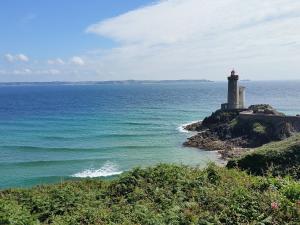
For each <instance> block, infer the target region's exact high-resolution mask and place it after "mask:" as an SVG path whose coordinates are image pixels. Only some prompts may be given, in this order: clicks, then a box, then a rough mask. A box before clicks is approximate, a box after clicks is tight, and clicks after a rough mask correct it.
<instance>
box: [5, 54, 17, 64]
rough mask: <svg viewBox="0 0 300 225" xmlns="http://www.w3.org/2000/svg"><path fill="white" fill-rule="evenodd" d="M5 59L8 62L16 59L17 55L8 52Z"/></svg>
mask: <svg viewBox="0 0 300 225" xmlns="http://www.w3.org/2000/svg"><path fill="white" fill-rule="evenodd" d="M4 59H5V60H6V61H8V62H13V61H14V60H15V57H14V56H13V55H11V54H9V53H8V54H5V55H4Z"/></svg>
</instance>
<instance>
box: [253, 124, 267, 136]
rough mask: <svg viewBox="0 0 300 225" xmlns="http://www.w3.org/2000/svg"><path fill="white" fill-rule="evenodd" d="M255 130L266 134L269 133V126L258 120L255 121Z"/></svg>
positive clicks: (257, 132)
mask: <svg viewBox="0 0 300 225" xmlns="http://www.w3.org/2000/svg"><path fill="white" fill-rule="evenodd" d="M253 132H254V133H256V134H261V135H264V134H266V133H267V127H266V126H264V125H262V124H261V123H258V122H256V123H253Z"/></svg>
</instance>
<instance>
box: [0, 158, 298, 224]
mask: <svg viewBox="0 0 300 225" xmlns="http://www.w3.org/2000/svg"><path fill="white" fill-rule="evenodd" d="M299 223H300V184H299V183H298V182H296V181H293V180H291V179H284V178H272V177H255V176H251V175H248V174H247V173H245V172H241V171H238V170H235V169H226V168H219V167H217V166H215V165H209V166H208V167H207V168H206V169H198V168H190V167H186V166H176V165H164V164H163V165H158V166H156V167H153V168H146V169H140V168H137V169H134V170H132V171H130V172H128V173H126V174H124V175H121V176H120V177H118V178H117V179H115V180H112V181H102V180H99V179H93V180H89V179H87V180H82V181H69V182H65V183H61V184H57V185H49V186H38V187H35V188H32V189H29V190H19V189H12V190H5V191H2V192H0V224H1V225H4V224H5V225H10V224H15V225H18V224H26V225H31V224H58V225H65V224H70V225H71V224H72V225H75V224H143V225H145V224H153V225H158V224H182V225H184V224H299Z"/></svg>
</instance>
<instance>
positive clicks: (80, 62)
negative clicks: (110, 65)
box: [70, 56, 85, 66]
mask: <svg viewBox="0 0 300 225" xmlns="http://www.w3.org/2000/svg"><path fill="white" fill-rule="evenodd" d="M70 62H71V63H72V64H75V65H79V66H83V65H84V64H85V62H84V60H83V59H82V58H81V57H79V56H73V57H72V58H71V59H70Z"/></svg>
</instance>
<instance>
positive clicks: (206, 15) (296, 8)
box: [0, 0, 300, 80]
mask: <svg viewBox="0 0 300 225" xmlns="http://www.w3.org/2000/svg"><path fill="white" fill-rule="evenodd" d="M299 27H300V1H298V0H251V1H241V0H214V1H210V0H161V1H155V2H153V3H152V4H151V5H148V6H145V7H142V8H138V9H136V10H132V11H129V12H127V13H125V14H121V15H119V16H117V17H113V18H109V19H106V20H102V21H98V22H97V21H95V23H94V24H90V25H87V27H86V29H85V32H86V35H98V36H101V37H102V38H99V43H101V40H102V41H103V37H104V38H107V39H110V40H113V41H114V43H115V44H114V45H113V47H110V48H105V49H90V51H88V52H81V53H78V55H79V56H72V55H70V56H67V57H65V58H60V56H59V53H58V54H57V57H54V58H52V59H49V60H45V59H44V60H42V61H41V60H39V59H29V57H28V56H26V55H25V54H11V53H7V54H5V55H4V59H5V64H4V65H5V66H6V68H4V67H3V68H1V70H0V74H15V75H26V76H30V75H32V76H33V78H32V79H42V78H37V76H38V74H39V73H40V74H41V75H43V76H45V80H125V79H202V78H206V79H212V80H224V79H225V77H226V75H228V73H229V72H230V70H231V69H232V68H235V69H236V70H237V71H238V72H239V73H240V74H241V76H242V78H243V79H253V80H262V79H299V78H300V63H299V56H300V29H299ZM0 63H1V62H0ZM0 66H1V65H0Z"/></svg>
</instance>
